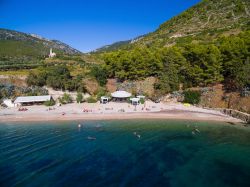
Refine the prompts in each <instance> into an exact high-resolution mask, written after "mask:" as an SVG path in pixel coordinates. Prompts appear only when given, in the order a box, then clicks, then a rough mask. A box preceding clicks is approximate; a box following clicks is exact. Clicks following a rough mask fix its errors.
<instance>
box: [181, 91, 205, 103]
mask: <svg viewBox="0 0 250 187" xmlns="http://www.w3.org/2000/svg"><path fill="white" fill-rule="evenodd" d="M200 99H201V93H200V92H199V91H191V90H189V91H185V92H184V102H185V103H190V104H198V103H199V102H200Z"/></svg>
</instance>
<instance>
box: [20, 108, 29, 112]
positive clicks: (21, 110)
mask: <svg viewBox="0 0 250 187" xmlns="http://www.w3.org/2000/svg"><path fill="white" fill-rule="evenodd" d="M27 110H28V109H27V108H19V109H18V111H20V112H25V111H27Z"/></svg>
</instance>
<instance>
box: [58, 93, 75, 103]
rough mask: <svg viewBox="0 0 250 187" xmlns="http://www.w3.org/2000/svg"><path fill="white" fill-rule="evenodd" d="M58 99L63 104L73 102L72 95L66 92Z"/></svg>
mask: <svg viewBox="0 0 250 187" xmlns="http://www.w3.org/2000/svg"><path fill="white" fill-rule="evenodd" d="M58 100H59V102H60V103H61V104H68V103H72V101H73V99H72V97H71V96H70V95H69V94H67V93H64V94H63V96H62V97H59V98H58Z"/></svg>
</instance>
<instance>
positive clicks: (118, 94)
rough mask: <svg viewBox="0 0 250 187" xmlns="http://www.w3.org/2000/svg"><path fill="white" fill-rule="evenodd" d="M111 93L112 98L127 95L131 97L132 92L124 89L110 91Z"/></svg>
mask: <svg viewBox="0 0 250 187" xmlns="http://www.w3.org/2000/svg"><path fill="white" fill-rule="evenodd" d="M111 95H112V97H114V98H128V97H131V95H132V94H131V93H128V92H126V91H116V92H114V93H112V94H111Z"/></svg>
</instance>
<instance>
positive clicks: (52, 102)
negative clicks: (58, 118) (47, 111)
mask: <svg viewBox="0 0 250 187" xmlns="http://www.w3.org/2000/svg"><path fill="white" fill-rule="evenodd" d="M55 104H56V102H55V101H54V100H53V99H51V100H50V101H45V102H44V105H45V106H54V105H55Z"/></svg>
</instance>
